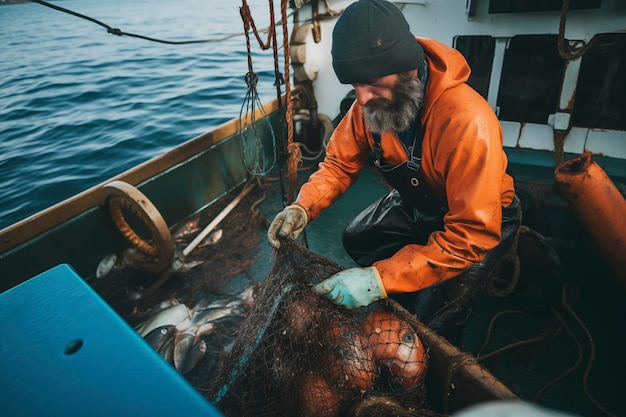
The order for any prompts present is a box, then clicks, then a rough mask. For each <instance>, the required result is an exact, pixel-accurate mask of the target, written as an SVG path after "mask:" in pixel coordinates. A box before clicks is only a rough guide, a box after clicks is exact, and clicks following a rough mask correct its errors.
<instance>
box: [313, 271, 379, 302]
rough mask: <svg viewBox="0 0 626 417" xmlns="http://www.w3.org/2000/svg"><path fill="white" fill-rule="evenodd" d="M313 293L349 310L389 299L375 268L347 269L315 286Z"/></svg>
mask: <svg viewBox="0 0 626 417" xmlns="http://www.w3.org/2000/svg"><path fill="white" fill-rule="evenodd" d="M313 291H314V292H316V293H317V294H319V295H321V296H323V297H326V298H328V299H329V300H330V301H331V302H332V303H333V304H337V305H342V306H344V307H346V308H349V309H352V308H357V307H362V306H366V305H369V304H371V303H373V302H374V301H377V300H382V299H384V298H387V292H386V291H385V287H384V286H383V282H382V280H381V279H380V275H379V274H378V270H377V269H376V268H375V267H373V266H370V267H367V268H350V269H345V270H343V271H341V272H338V273H336V274H335V275H333V276H332V277H330V278H328V279H326V280H324V281H322V282H320V283H319V284H317V285H315V286H314V287H313Z"/></svg>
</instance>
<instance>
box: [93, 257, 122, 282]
mask: <svg viewBox="0 0 626 417" xmlns="http://www.w3.org/2000/svg"><path fill="white" fill-rule="evenodd" d="M116 263H117V255H116V254H114V253H110V254H108V255H107V256H105V257H104V258H102V260H101V261H100V263H99V264H98V267H97V268H96V278H98V279H100V278H104V277H106V276H107V275H109V273H111V271H112V270H113V268H114V267H115V264H116Z"/></svg>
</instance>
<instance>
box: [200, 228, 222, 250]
mask: <svg viewBox="0 0 626 417" xmlns="http://www.w3.org/2000/svg"><path fill="white" fill-rule="evenodd" d="M223 235H224V231H223V230H222V229H217V230H214V231H212V232H211V233H209V235H208V236H207V237H206V238H204V240H203V241H202V242H201V243H200V244H199V245H198V247H199V248H203V247H205V246H211V245H214V244H216V243H217V242H219V241H220V239H221V238H222V236H223Z"/></svg>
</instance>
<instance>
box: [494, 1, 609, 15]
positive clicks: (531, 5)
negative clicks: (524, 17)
mask: <svg viewBox="0 0 626 417" xmlns="http://www.w3.org/2000/svg"><path fill="white" fill-rule="evenodd" d="M601 3H602V2H601V0H570V2H569V9H570V10H584V9H597V8H599V7H600V4H601ZM562 7H563V0H489V13H515V12H546V11H557V10H561V8H562Z"/></svg>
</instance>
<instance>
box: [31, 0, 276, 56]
mask: <svg viewBox="0 0 626 417" xmlns="http://www.w3.org/2000/svg"><path fill="white" fill-rule="evenodd" d="M29 1H30V2H32V3H38V4H41V5H42V6H46V7H49V8H51V9H54V10H57V11H60V12H63V13H67V14H69V15H72V16H76V17H79V18H81V19H85V20H88V21H90V22H92V23H95V24H96V25H99V26H102V27H103V28H105V29H106V30H107V33H110V34H112V35H116V36H129V37H133V38H139V39H143V40H147V41H150V42H158V43H164V44H168V45H186V44H193V43H210V42H222V41H225V40H228V39H230V38H235V37H237V36H243V35H245V33H244V32H239V33H232V34H230V35H226V36H221V37H217V38H208V39H190V40H185V41H171V40H166V39H159V38H153V37H150V36H145V35H139V34H136V33H129V32H124V31H123V30H121V29H118V28H114V27H112V26H109V25H108V24H106V23H104V22H102V21H100V20H98V19H94V18H93V17H90V16H86V15H84V14H81V13H78V12H75V11H73V10H70V9H66V8H63V7H61V6H57V5H55V4H51V3H48V2H46V1H43V0H29ZM276 24H277V25H279V26H282V24H283V23H282V22H281V21H279V22H276ZM258 32H259V33H267V32H269V28H268V29H260V30H258Z"/></svg>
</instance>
